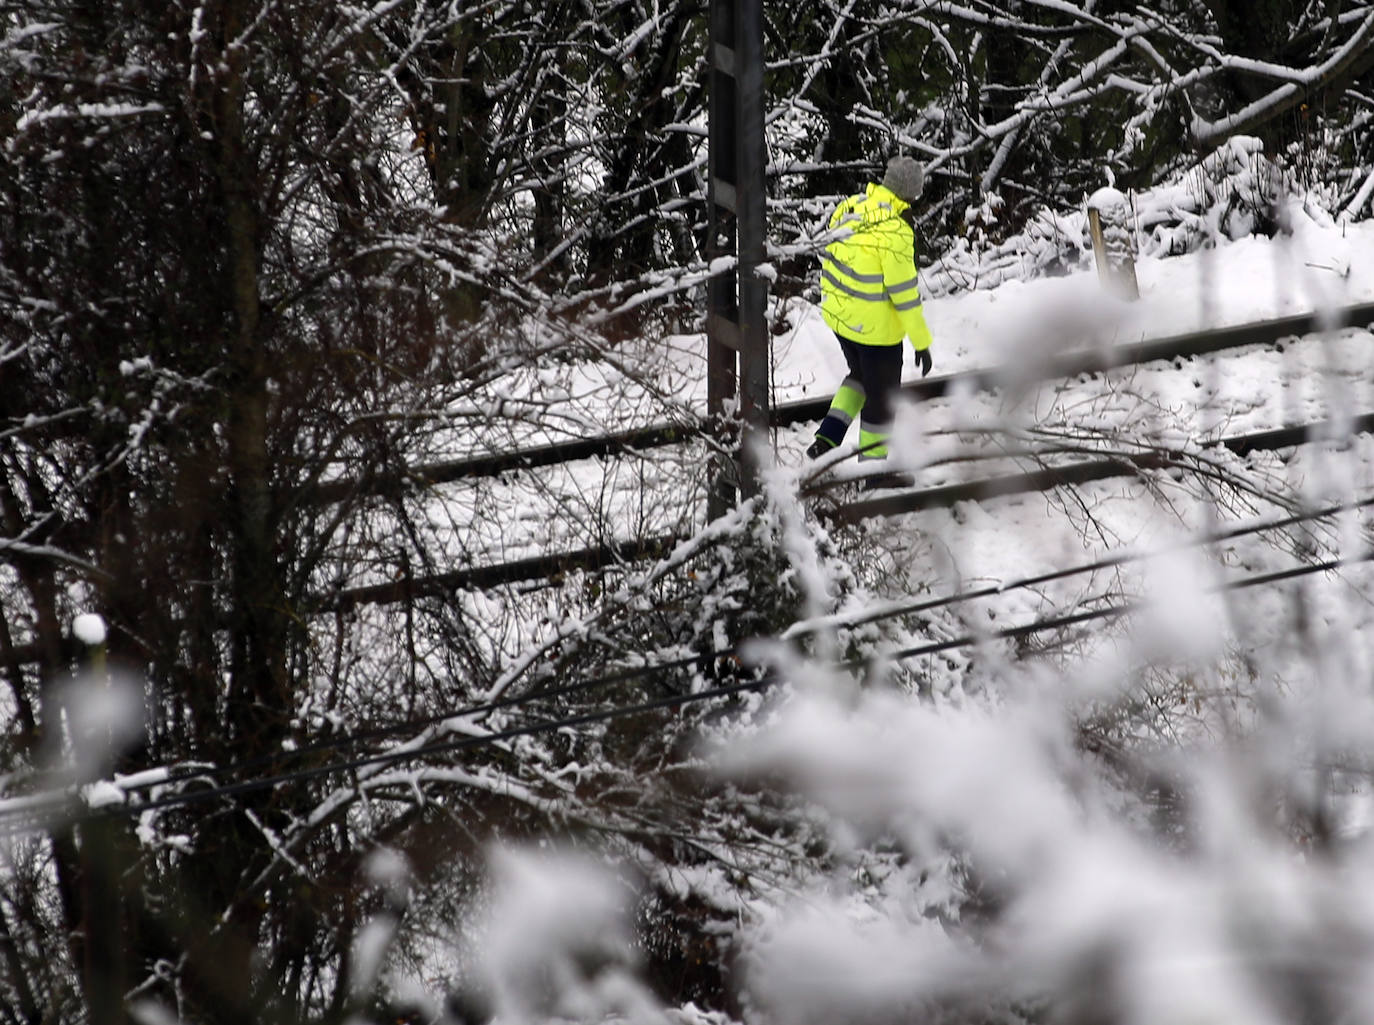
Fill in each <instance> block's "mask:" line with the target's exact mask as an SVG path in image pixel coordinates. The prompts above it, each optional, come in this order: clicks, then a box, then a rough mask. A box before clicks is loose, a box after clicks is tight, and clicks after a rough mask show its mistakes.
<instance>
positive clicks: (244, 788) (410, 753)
mask: <svg viewBox="0 0 1374 1025" xmlns="http://www.w3.org/2000/svg"><path fill="white" fill-rule="evenodd" d="M1371 503H1374V499H1368V500H1365V501H1363V502H1361V503H1359V505H1360V506H1366V505H1369V504H1371ZM1348 508H1351V507H1349V506H1342V507H1337V508H1335V510H1334V511H1336V512H1340V511H1344V510H1345V509H1348ZM1331 514H1332V510H1331V509H1327V510H1322V511H1320V512H1317V513H1307V514H1299V515H1295V516H1290V517H1285V518H1284V519H1283V520H1281V521H1270V522H1267V523H1264V524H1256V525H1253V526H1250V527H1244V528H1235V529H1233V530H1229V531H1226V532H1219V535H1218V538H1219V537H1220V536H1221V534H1224V536H1225V537H1235V536H1241V535H1243V534H1244V533H1252V532H1257V531H1259V530H1268V529H1279V527H1280V526H1281V525H1293V524H1296V523H1301V522H1304V521H1306V520H1311V519H1315V518H1318V517H1319V516H1324V515H1331ZM1148 554H1149V553H1141V554H1140V555H1136V556H1130V557H1127V556H1122V557H1120V558H1117V559H1113V560H1099V561H1098V562H1096V563H1092V564H1088V565H1087V566H1084V567H1078V568H1077V571H1078V572H1084V571H1086V570H1087V569H1088V568H1093V567H1097V566H1106V565H1119V564H1121V562H1123V561H1128V559H1130V558H1144V557H1146V556H1147V555H1148ZM1369 561H1374V551H1371V552H1365V553H1363V554H1361V555H1359V556H1358V557H1354V558H1337V559H1328V560H1323V561H1322V562H1318V563H1312V564H1307V565H1302V566H1295V567H1291V568H1289V569H1285V570H1276V571H1272V572H1267V573H1259V574H1253V575H1251V576H1248V577H1241V578H1235V579H1232V580H1228V581H1224V582H1222V583H1220V584H1217V585H1215V586H1213V587H1210V588H1207V589H1206V593H1227V592H1233V591H1240V590H1246V589H1250V588H1254V587H1263V586H1271V585H1274V584H1278V583H1283V582H1286V581H1290V580H1295V579H1299V578H1301V577H1305V576H1310V575H1313V574H1316V573H1325V572H1329V571H1333V570H1336V569H1340V568H1342V567H1344V566H1351V565H1357V564H1362V563H1366V562H1369ZM1068 572H1070V571H1057V572H1056V573H1054V574H1041V575H1038V576H1037V577H1035V578H1026V579H1025V581H1021V582H1018V583H1017V584H1016V585H1015V586H1030V581H1031V580H1036V579H1039V580H1042V581H1043V580H1045V579H1050V578H1053V577H1056V576H1064V575H1067V574H1068ZM1011 586H1012V585H1007V586H1004V587H1002V588H1000V589H999V590H1002V591H1005V590H1009V589H1010V587H1011ZM986 592H987V589H979V590H978V591H975V592H964V593H961V594H959V595H952V596H949V597H948V598H946V599H943V600H942V603H944V604H952V603H954V602H956V601H964V600H969V599H970V598H972V597H976V596H978V595H980V594H983V593H986ZM1149 604H1150V603H1149V602H1146V601H1140V600H1132V601H1126V602H1120V603H1117V604H1114V605H1109V606H1103V607H1100V608H1094V609H1086V610H1082V611H1079V612H1071V613H1064V614H1060V615H1055V616H1049V617H1044V618H1041V619H1036V620H1034V621H1032V622H1030V623H1025V624H1020V625H1015V626H1007V627H1000V628H998V629H996V630H988V631H980V632H976V633H967V634H964V635H961V636H957V637H951V638H947V639H944V640H938V641H929V642H926V643H924V644H919V645H914V646H911V647H908V648H904V649H900V650H897V651H893V652H886V653H882V654H880V655H878V656H875V657H870V658H857V659H850V660H847V661H844V662H841V663H839V664H838V666H837V668H840V669H846V670H853V669H858V668H862V667H865V666H870V665H873V664H875V663H882V662H896V661H904V660H906V659H910V658H918V657H921V656H926V655H934V654H939V653H941V652H945V651H949V650H952V649H956V648H963V647H972V646H975V645H978V644H984V643H987V642H988V641H993V640H1010V639H1017V638H1021V637H1026V636H1031V635H1034V634H1037V633H1043V632H1047V631H1050V630H1059V629H1064V628H1066V627H1071V626H1077V625H1081V624H1084V623H1090V622H1097V621H1108V620H1115V619H1119V618H1121V617H1123V616H1127V615H1129V614H1131V613H1133V612H1136V611H1139V610H1141V609H1142V608H1147V607H1148V606H1149ZM910 611H911V609H910V608H901V609H893V610H887V611H885V612H884V613H883V615H882V616H880V617H878V618H890V617H894V616H897V615H905V614H909V612H910ZM871 621H874V619H873V618H871V617H870V618H865V619H861V620H858V622H871ZM826 625H827V626H830V627H833V626H835V625H837V624H834V623H829V624H826ZM737 653H738V648H731V649H727V650H726V651H723V652H713V653H711V654H709V655H706V656H701V657H695V658H692V659H684V660H681V661H680V662H679V663H677V665H684V664H694V663H696V662H699V661H701V660H702V659H703V658H705V659H713V658H729V657H733V656H735V655H737ZM667 667H668V664H656V665H654V666H645V667H642V668H638V669H634V670H627V671H626V672H625V673H623V674H620V678H621V679H633V678H635V677H637V676H643V675H648V674H651V673H654V672H661V671H663V670H664V669H666V668H667ZM605 682H606V679H605V678H602V679H593V680H584V681H580V682H579V683H578V684H576V685H573V686H575V687H576V688H577V689H589V688H591V687H595V686H598V685H602V684H604V683H605ZM779 682H781V681H779V680H778V679H777V678H776V677H775V676H774V675H773V674H771V673H769V674H765V675H764V676H762V677H760V678H758V679H755V680H750V681H744V682H740V683H735V684H729V685H724V686H720V687H715V688H709V689H706V690H702V691H697V692H693V693H686V694H675V695H669V696H666V697H662V698H657V699H653V700H650V701H645V702H640V703H636V704H631V705H616V706H612V707H610V708H604V709H597V710H594V711H589V712H585V713H581V714H578V715H575V716H568V717H564V718H556V719H544V720H537V721H535V722H532V723H524V724H520V725H516V726H511V727H508V728H505V729H502V730H497V731H493V732H492V733H489V734H483V735H481V736H475V737H474V736H466V737H460V738H456V739H452V740H444V741H436V742H433V743H430V744H424V745H420V746H417V747H414V748H407V749H405V750H400V751H384V752H377V753H373V754H368V755H360V756H358V757H355V758H350V759H345V760H341V761H336V762H331V763H328V764H325V765H319V766H311V767H308V768H303V769H297V770H293V771H288V772H281V773H277V774H273V775H270V776H265V777H259V778H253V779H241V780H237V781H234V782H230V783H225V784H220V785H216V786H213V787H207V788H205V789H203V790H193V791H183V792H180V793H175V794H165V795H162V796H160V797H157V798H154V799H151V800H148V801H141V802H137V803H134V802H130V803H126V804H118V805H110V806H106V807H103V808H100V809H95V810H92V811H88V812H85V813H84V814H81V815H78V816H76V818H77V819H87V818H91V817H94V816H97V815H103V816H108V815H115V816H123V815H135V814H142V813H144V812H148V811H155V810H159V809H165V808H171V807H177V806H185V805H190V804H196V803H203V802H205V801H210V800H219V799H224V798H229V797H234V796H238V795H241V794H244V793H250V792H253V791H257V790H263V789H269V788H272V787H275V786H280V785H285V784H288V783H297V782H305V781H308V780H312V779H317V778H320V777H323V776H327V775H331V774H334V773H339V772H356V771H357V770H359V769H364V768H381V767H386V766H390V765H398V764H402V763H405V762H411V761H416V760H422V759H425V758H429V757H433V756H435V755H440V754H449V753H452V752H455V751H459V750H465V749H472V748H481V747H485V746H489V745H493V744H498V743H502V742H504V741H506V740H510V739H514V738H516V737H521V736H532V735H536V734H540V733H546V732H551V731H556V730H559V729H571V728H575V727H577V726H583V725H588V724H591V723H595V722H607V721H612V720H615V719H618V718H623V717H628V716H633V715H639V714H643V713H645V712H650V711H656V710H662V709H666V708H672V707H682V706H685V705H689V704H694V703H697V702H701V701H709V700H714V699H716V698H722V697H729V696H732V695H736V694H740V693H744V692H748V691H760V690H765V689H768V688H770V687H773V686H775V685H777V684H778V683H779ZM541 696H543V695H541ZM533 697H534V695H527V696H526V698H527V699H529V700H532V699H533ZM479 707H480V706H479ZM471 714H472V713H471V712H466V713H463V712H460V713H454V714H452V715H449V716H446V717H445V718H446V719H456V718H461V717H464V716H465V715H471ZM230 768H236V767H230ZM38 797H39V795H32V798H31V802H32V801H33V800H36V799H37V798H38ZM73 800H74V798H73V796H72V795H71V794H70V793H66V792H64V793H62V794H60V795H54V800H53V802H52V804H51V806H50V807H51V810H53V811H56V810H58V808H59V807H61V805H62V804H64V803H65V804H68V805H70V803H71V802H72V801H73ZM40 811H41V809H36V808H35V806H34V804H33V803H30V804H29V805H27V806H26V807H25V808H23V809H19V810H16V811H12V812H11V811H0V826H3V825H4V824H5V823H6V821H7V820H8V821H9V822H16V821H19V820H31V819H32V818H33V817H34V816H35V814H38V813H39V812H40Z"/></svg>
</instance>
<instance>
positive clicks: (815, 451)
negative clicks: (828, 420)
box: [806, 437, 835, 459]
mask: <svg viewBox="0 0 1374 1025" xmlns="http://www.w3.org/2000/svg"><path fill="white" fill-rule="evenodd" d="M833 451H835V446H834V444H833V443H831V442H830V440H829V439H827V438H819V437H818V438H817V439H816V440H815V441H813V442H812V443H811V447H810V448H808V449H807V450H806V458H807V459H819V458H820V457H821V456H823V455H825V454H826V453H827V452H833Z"/></svg>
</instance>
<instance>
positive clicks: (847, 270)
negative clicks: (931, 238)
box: [821, 185, 932, 350]
mask: <svg viewBox="0 0 1374 1025" xmlns="http://www.w3.org/2000/svg"><path fill="white" fill-rule="evenodd" d="M910 205H911V204H909V203H907V202H906V201H905V200H903V199H899V198H898V197H897V195H896V193H894V192H892V190H891V189H887V188H884V187H883V186H882V185H869V186H868V189H867V191H865V192H863V193H859V194H858V195H854V196H850V197H849V198H848V199H846V200H845V201H844V202H843V203H841V204H840V205H839V206H838V207H836V208H835V212H834V213H833V214H831V215H830V227H831V229H832V230H834V229H844V228H849V229H851V230H850V233H849V234H848V235H847V236H845V237H843V238H840V239H837V240H836V241H834V242H831V243H830V244H829V245H828V246H826V247H825V252H824V254H823V255H822V257H821V316H822V317H824V318H825V322H826V323H827V324H829V325H830V327H831V328H832V329H833V330H834V331H836V332H838V333H839V334H840V335H842V336H843V337H845V338H848V339H849V340H850V341H853V342H859V343H861V344H863V345H896V344H897V343H899V342H900V341H901V340H902V337H903V336H906V337H907V338H910V339H911V344H912V346H913V347H915V348H916V349H918V350H919V349H928V348H929V347H930V343H931V340H932V339H931V336H930V328H928V327H927V326H926V316H925V312H924V311H923V310H922V309H921V293H920V292H919V291H918V290H917V288H916V239H915V236H914V234H913V233H912V230H911V225H910V224H908V223H907V221H906V219H905V218H903V217H902V214H903V213H904V212H905V211H906V209H907V208H908V207H909V206H910Z"/></svg>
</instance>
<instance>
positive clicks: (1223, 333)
mask: <svg viewBox="0 0 1374 1025" xmlns="http://www.w3.org/2000/svg"><path fill="white" fill-rule="evenodd" d="M1370 325H1374V303H1359V304H1355V305H1352V306H1343V307H1339V308H1337V309H1332V310H1329V311H1327V312H1326V313H1323V314H1318V313H1302V314H1297V315H1295V316H1290V317H1280V318H1278V319H1276V320H1265V321H1258V322H1255V323H1250V324H1240V325H1237V326H1234V327H1225V328H1217V329H1215V330H1212V331H1198V332H1191V333H1188V334H1181V335H1170V336H1168V337H1166V338H1157V339H1152V340H1146V341H1140V342H1133V343H1129V344H1126V345H1118V346H1112V347H1110V348H1100V349H1081V350H1075V351H1071V352H1066V353H1062V354H1059V355H1057V356H1055V357H1053V358H1051V359H1049V360H1047V361H1046V362H1045V363H1044V364H1043V365H1042V368H1041V374H1040V376H1041V377H1043V378H1057V377H1074V376H1076V375H1078V374H1086V373H1101V372H1103V371H1106V370H1113V369H1116V368H1118V367H1124V366H1130V365H1132V364H1136V363H1149V362H1152V361H1154V360H1172V359H1190V358H1192V357H1195V356H1206V355H1211V354H1213V353H1219V352H1224V351H1225V350H1227V349H1237V348H1240V347H1242V346H1246V345H1269V344H1273V343H1274V342H1277V341H1279V340H1280V339H1283V338H1288V337H1291V336H1294V335H1308V334H1313V333H1315V332H1318V331H1322V330H1328V329H1332V328H1340V327H1357V328H1358V327H1369V326H1370ZM1024 380H1025V374H1024V371H1023V370H1021V369H1012V368H1006V367H997V368H990V369H984V370H969V371H964V372H961V373H954V374H944V375H940V376H937V377H929V378H922V379H921V380H919V381H913V382H910V383H908V384H906V385H903V387H902V393H903V394H904V395H906V396H908V397H909V398H912V399H916V400H923V399H934V398H941V397H943V396H945V395H948V394H950V393H951V392H954V391H956V390H957V391H960V392H963V393H968V392H971V391H978V392H986V391H992V390H994V389H996V388H1000V387H1004V386H1006V385H1007V384H1010V383H1014V382H1020V381H1024ZM829 405H830V398H829V396H827V397H825V398H823V399H803V400H800V401H796V402H785V403H779V404H778V405H777V406H776V407H774V409H773V410H772V412H771V414H770V426H773V427H788V426H791V425H793V424H797V423H804V422H807V421H811V420H819V419H821V417H823V416H825V412H826V410H827V409H828V408H829ZM706 426H707V425H706V423H705V422H704V421H698V422H696V423H686V422H684V423H675V424H670V423H660V424H653V425H650V426H646V427H641V428H636V429H633V430H626V431H619V432H616V433H614V434H607V435H604V436H600V437H595V438H580V439H576V440H572V441H565V442H558V443H555V444H549V445H537V446H531V447H530V448H526V449H520V450H518V451H513V452H497V453H491V454H484V455H480V456H467V457H464V458H461V459H452V460H443V461H439V462H433V463H424V464H421V465H418V466H414V467H411V468H409V469H408V470H407V471H406V472H405V474H404V475H403V476H402V475H390V476H376V477H372V478H369V479H368V480H366V481H363V480H360V479H356V478H346V479H341V480H336V481H330V482H327V483H325V484H322V485H321V486H320V487H319V488H318V489H317V491H316V493H315V495H314V500H315V501H316V502H319V503H329V502H337V501H340V500H341V499H344V498H347V497H349V496H352V495H357V494H360V493H366V492H369V491H383V490H387V489H394V488H395V487H397V486H398V485H403V484H410V485H419V486H428V485H435V484H445V483H452V482H454V481H459V480H470V479H476V478H481V477H495V476H499V475H500V474H503V473H509V472H511V471H514V470H525V469H533V468H536V467H540V466H555V465H558V464H560V463H569V462H575V461H577V460H581V459H593V458H598V457H608V456H618V455H622V454H624V453H626V452H631V451H634V450H636V449H641V450H642V449H651V448H662V447H664V446H668V445H677V444H681V443H682V442H684V441H687V440H689V439H690V438H693V437H696V436H698V435H700V434H701V433H702V432H703V431H704V430H706Z"/></svg>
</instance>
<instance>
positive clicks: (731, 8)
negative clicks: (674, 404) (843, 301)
mask: <svg viewBox="0 0 1374 1025" xmlns="http://www.w3.org/2000/svg"><path fill="white" fill-rule="evenodd" d="M709 64H710V97H711V106H710V136H709V140H708V143H709V151H710V160H709V173H710V180H709V184H708V187H707V206H708V208H709V212H708V227H709V231H710V236H709V238H708V239H707V244H706V256H707V259H708V260H709V261H710V263H711V267H712V269H713V270H717V268H718V270H717V273H715V274H714V275H712V277H711V279H710V282H709V284H708V287H707V292H708V295H707V302H708V308H707V313H706V339H707V341H706V348H707V388H706V392H707V408H708V412H709V414H710V417H711V419H712V421H713V422H714V423H716V424H721V423H724V422H725V421H726V419H727V418H728V417H730V416H731V415H732V414H737V415H738V416H739V419H740V421H741V422H742V423H743V427H744V435H743V437H742V438H741V439H740V447H739V450H738V452H737V453H736V456H735V459H734V461H733V462H725V461H723V463H722V465H720V466H718V467H717V468H716V472H715V479H714V483H713V486H712V489H711V497H710V501H709V503H708V510H707V511H708V515H710V516H711V517H712V518H715V517H716V516H719V515H721V514H722V513H723V512H725V510H726V509H728V508H730V507H731V506H732V505H733V504H734V500H735V495H736V488H737V487H743V489H744V492H745V494H753V493H754V492H755V491H756V490H757V489H758V474H757V469H758V468H757V467H756V466H755V465H754V463H753V455H752V452H753V449H754V448H755V447H756V446H757V445H761V444H762V443H763V441H764V439H765V436H766V433H767V430H768V326H767V323H766V317H765V308H766V304H767V300H768V282H767V279H765V278H764V277H762V276H761V274H760V273H759V270H760V267H761V265H762V264H763V263H764V261H765V248H764V223H765V210H764V204H765V200H766V198H767V188H766V183H765V177H764V172H765V169H766V166H767V151H766V149H765V147H764V142H763V0H711V41H710V54H709Z"/></svg>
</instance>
